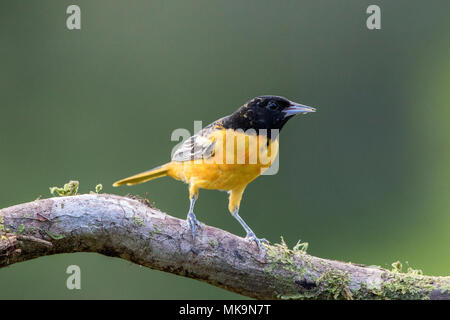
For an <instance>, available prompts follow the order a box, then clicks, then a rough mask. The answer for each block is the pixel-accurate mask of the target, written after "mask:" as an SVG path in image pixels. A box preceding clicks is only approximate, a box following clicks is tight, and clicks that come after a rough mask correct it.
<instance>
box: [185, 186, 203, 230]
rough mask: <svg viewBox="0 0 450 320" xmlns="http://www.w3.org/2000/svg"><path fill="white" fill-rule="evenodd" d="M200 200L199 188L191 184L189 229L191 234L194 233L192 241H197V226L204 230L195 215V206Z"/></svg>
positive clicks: (188, 216)
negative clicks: (198, 199)
mask: <svg viewBox="0 0 450 320" xmlns="http://www.w3.org/2000/svg"><path fill="white" fill-rule="evenodd" d="M197 198H198V188H197V187H196V186H195V185H193V184H191V185H190V186H189V200H190V205H189V212H188V215H187V218H186V220H187V223H188V225H189V227H190V228H191V233H192V239H195V231H196V230H195V226H197V227H199V228H200V229H201V228H202V224H201V222H200V221H198V220H197V218H196V217H195V214H194V206H195V201H196V200H197Z"/></svg>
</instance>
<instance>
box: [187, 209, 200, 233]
mask: <svg viewBox="0 0 450 320" xmlns="http://www.w3.org/2000/svg"><path fill="white" fill-rule="evenodd" d="M187 223H188V225H189V227H190V228H191V232H192V239H195V231H196V230H195V226H197V227H199V229H201V228H202V227H203V224H202V223H201V222H200V221H198V220H197V218H196V217H195V214H194V213H193V212H189V213H188V216H187Z"/></svg>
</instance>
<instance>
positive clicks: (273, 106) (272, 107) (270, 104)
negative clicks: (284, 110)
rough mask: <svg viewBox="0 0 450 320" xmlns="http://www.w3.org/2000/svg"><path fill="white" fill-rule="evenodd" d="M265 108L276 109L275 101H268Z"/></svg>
mask: <svg viewBox="0 0 450 320" xmlns="http://www.w3.org/2000/svg"><path fill="white" fill-rule="evenodd" d="M266 108H267V109H269V110H276V109H277V108H278V105H277V104H276V103H275V102H269V103H268V104H267V106H266Z"/></svg>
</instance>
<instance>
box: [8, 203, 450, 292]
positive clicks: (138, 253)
mask: <svg viewBox="0 0 450 320" xmlns="http://www.w3.org/2000/svg"><path fill="white" fill-rule="evenodd" d="M0 234H1V236H0V237H1V239H0V267H5V266H8V265H11V264H13V263H16V262H21V261H25V260H29V259H32V258H37V257H40V256H45V255H51V254H57V253H71V252H97V253H100V254H104V255H107V256H113V257H120V258H122V259H126V260H129V261H131V262H134V263H137V264H140V265H143V266H146V267H149V268H152V269H157V270H162V271H166V272H171V273H174V274H178V275H181V276H185V277H190V278H193V279H198V280H202V281H205V282H207V283H210V284H212V285H215V286H218V287H221V288H224V289H226V290H229V291H232V292H236V293H240V294H243V295H245V296H248V297H252V298H258V299H281V298H287V299H450V277H430V276H423V275H417V274H413V273H399V272H391V271H388V270H385V269H382V268H379V267H366V266H362V265H356V264H352V263H344V262H339V261H333V260H327V259H321V258H317V257H313V256H310V255H308V254H306V253H304V252H302V251H299V250H295V251H294V250H290V249H288V248H287V247H286V246H284V245H267V246H265V247H264V250H263V251H262V252H259V251H258V250H257V247H256V246H255V245H254V243H249V242H248V241H246V240H245V239H243V238H240V237H238V236H235V235H232V234H230V233H228V232H226V231H223V230H220V229H217V228H214V227H209V226H206V225H205V226H204V227H203V229H202V230H199V232H198V235H197V237H196V239H195V241H193V240H192V236H191V233H190V231H189V229H188V228H187V226H186V222H185V221H184V220H180V219H177V218H174V217H171V216H169V215H167V214H165V213H163V212H161V211H159V210H157V209H155V208H151V207H150V206H149V205H148V204H146V203H145V202H143V201H138V200H134V199H130V198H126V197H119V196H115V195H107V194H100V195H97V194H90V195H79V196H70V197H59V198H51V199H45V200H36V201H33V202H30V203H24V204H20V205H16V206H13V207H10V208H5V209H2V210H0Z"/></svg>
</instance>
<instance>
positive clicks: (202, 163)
mask: <svg viewBox="0 0 450 320" xmlns="http://www.w3.org/2000/svg"><path fill="white" fill-rule="evenodd" d="M213 139H214V140H215V141H216V145H215V148H214V153H213V155H212V157H210V158H208V159H200V160H191V161H184V162H175V161H174V162H171V163H170V169H169V170H168V175H169V176H171V177H173V178H175V179H177V180H182V181H184V182H186V183H188V184H190V185H193V186H195V187H197V188H202V189H214V190H225V191H228V190H233V189H237V188H241V187H245V186H246V185H247V184H248V183H250V182H251V181H253V180H254V179H256V178H257V177H258V176H259V175H261V173H263V172H264V171H265V170H267V169H268V168H269V167H270V165H271V164H272V162H273V161H274V160H275V157H276V155H277V153H278V140H273V141H269V142H268V141H267V138H266V137H265V136H262V135H261V136H258V135H245V134H244V133H240V132H235V131H231V130H220V131H218V132H217V133H215V136H214V137H213ZM231 139H233V143H232V144H231V143H230V141H232V140H231Z"/></svg>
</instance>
